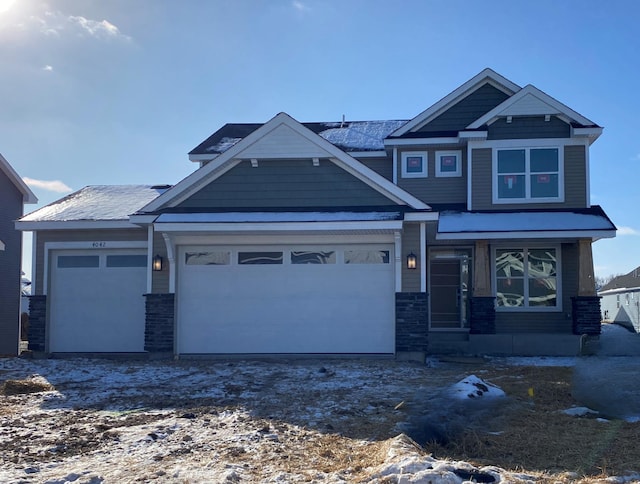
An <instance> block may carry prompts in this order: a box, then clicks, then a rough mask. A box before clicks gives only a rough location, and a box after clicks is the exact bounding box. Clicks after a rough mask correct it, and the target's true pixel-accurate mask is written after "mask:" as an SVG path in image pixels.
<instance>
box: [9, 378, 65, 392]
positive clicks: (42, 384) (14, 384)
mask: <svg viewBox="0 0 640 484" xmlns="http://www.w3.org/2000/svg"><path fill="white" fill-rule="evenodd" d="M0 390H1V391H2V394H3V395H7V396H9V395H22V394H25V393H40V392H49V391H52V390H54V388H53V385H51V384H50V383H48V382H46V381H42V380H39V379H32V378H27V379H25V380H6V381H5V382H4V383H3V384H2V385H0Z"/></svg>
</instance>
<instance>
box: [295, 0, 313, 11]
mask: <svg viewBox="0 0 640 484" xmlns="http://www.w3.org/2000/svg"><path fill="white" fill-rule="evenodd" d="M291 5H293V8H295V9H296V10H298V11H299V12H308V11H309V10H311V9H310V8H309V7H308V6H307V5H305V4H304V3H302V2H301V1H300V0H293V2H291Z"/></svg>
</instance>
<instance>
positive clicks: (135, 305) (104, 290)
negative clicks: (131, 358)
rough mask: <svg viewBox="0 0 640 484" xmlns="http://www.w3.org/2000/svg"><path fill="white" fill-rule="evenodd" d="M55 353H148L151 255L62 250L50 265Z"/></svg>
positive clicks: (52, 348) (51, 337)
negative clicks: (146, 334) (146, 300)
mask: <svg viewBox="0 0 640 484" xmlns="http://www.w3.org/2000/svg"><path fill="white" fill-rule="evenodd" d="M49 267H50V271H51V284H50V286H49V287H50V289H49V297H48V299H49V301H50V307H49V312H50V318H49V328H50V329H49V350H50V351H51V352H141V351H143V350H144V320H145V307H144V293H145V290H146V287H147V286H146V280H147V254H146V251H145V250H123V249H119V250H86V251H82V250H60V251H53V252H52V254H51V260H50V266H49Z"/></svg>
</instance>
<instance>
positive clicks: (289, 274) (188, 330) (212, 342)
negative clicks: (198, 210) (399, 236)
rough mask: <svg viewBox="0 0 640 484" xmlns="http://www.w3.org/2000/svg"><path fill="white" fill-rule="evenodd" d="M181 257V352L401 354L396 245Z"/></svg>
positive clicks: (215, 251)
mask: <svg viewBox="0 0 640 484" xmlns="http://www.w3.org/2000/svg"><path fill="white" fill-rule="evenodd" d="M178 254H179V274H178V276H179V279H178V288H179V290H178V294H179V296H178V301H177V304H178V307H177V311H178V334H177V346H178V352H179V353H192V354H202V353H217V354H225V353H236V354H237V353H247V354H251V353H253V354H255V353H289V354H291V353H381V354H389V353H393V352H394V351H395V322H394V314H395V296H394V294H395V293H394V274H393V263H392V262H393V246H322V247H305V246H287V247H279V246H269V247H264V246H260V247H246V248H224V247H182V248H180V250H179V253H178Z"/></svg>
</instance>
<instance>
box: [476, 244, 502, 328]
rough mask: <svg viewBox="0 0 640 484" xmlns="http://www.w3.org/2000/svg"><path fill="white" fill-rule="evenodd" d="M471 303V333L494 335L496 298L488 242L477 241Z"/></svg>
mask: <svg viewBox="0 0 640 484" xmlns="http://www.w3.org/2000/svg"><path fill="white" fill-rule="evenodd" d="M470 302H471V307H470V313H471V314H470V315H469V332H470V333H471V334H494V333H495V332H496V309H495V297H493V295H492V293H491V263H490V258H489V242H488V241H487V240H476V248H475V256H474V259H473V295H472V296H471V301H470Z"/></svg>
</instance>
